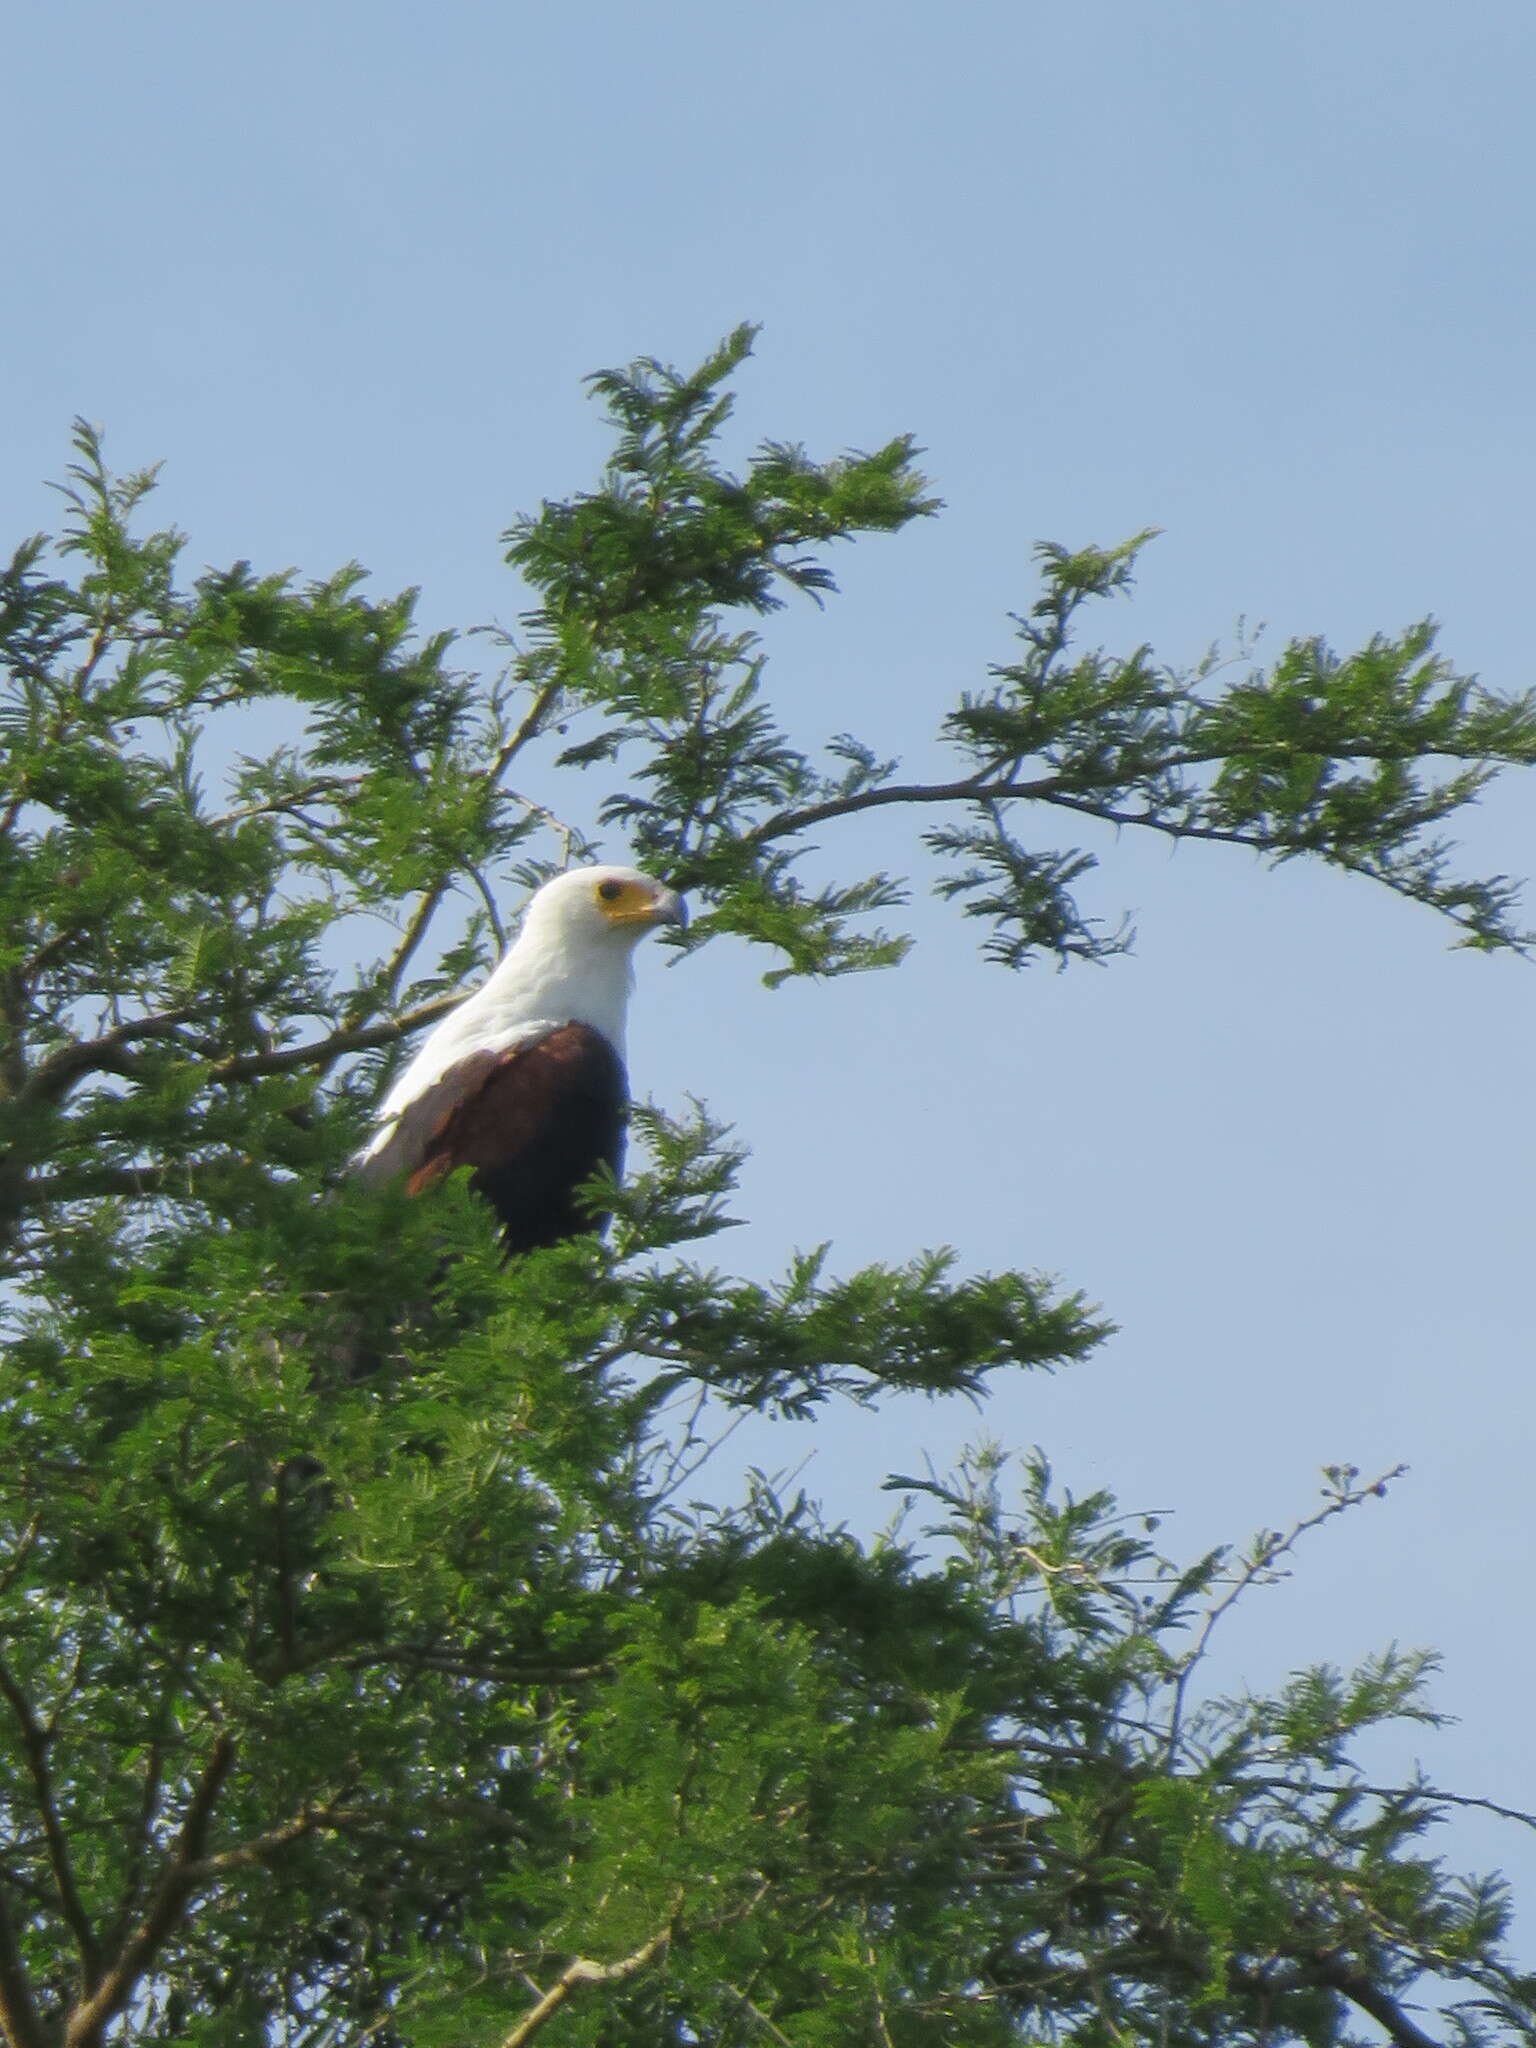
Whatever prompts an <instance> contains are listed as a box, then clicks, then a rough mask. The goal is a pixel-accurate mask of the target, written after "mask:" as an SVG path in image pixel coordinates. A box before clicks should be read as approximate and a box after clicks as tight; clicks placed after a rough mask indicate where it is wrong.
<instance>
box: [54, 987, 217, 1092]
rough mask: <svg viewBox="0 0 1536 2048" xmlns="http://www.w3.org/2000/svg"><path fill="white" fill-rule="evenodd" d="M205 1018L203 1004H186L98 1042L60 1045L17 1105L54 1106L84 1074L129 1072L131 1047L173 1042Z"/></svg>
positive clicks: (123, 1026) (88, 1040)
mask: <svg viewBox="0 0 1536 2048" xmlns="http://www.w3.org/2000/svg"><path fill="white" fill-rule="evenodd" d="M207 1015H208V1005H207V1004H206V1003H186V1004H183V1005H182V1006H181V1007H180V1008H179V1009H175V1010H163V1011H161V1012H159V1013H158V1014H157V1015H156V1016H153V1017H137V1018H134V1019H133V1020H132V1021H131V1022H129V1023H127V1024H118V1025H115V1026H114V1027H113V1028H112V1030H110V1031H104V1032H103V1033H102V1034H101V1036H100V1037H99V1038H84V1039H78V1040H76V1041H75V1043H74V1044H72V1045H61V1046H60V1047H59V1049H58V1051H57V1052H54V1053H50V1054H49V1056H48V1057H47V1059H45V1060H44V1061H43V1063H42V1064H41V1066H39V1067H36V1068H34V1069H33V1071H32V1073H31V1075H30V1076H29V1078H28V1080H27V1081H26V1083H25V1085H24V1086H23V1087H22V1088H21V1090H20V1091H19V1092H18V1095H17V1102H18V1104H20V1105H23V1106H25V1105H26V1104H28V1103H32V1102H56V1101H57V1100H58V1099H59V1097H60V1096H62V1095H64V1094H65V1093H67V1091H68V1090H69V1089H70V1088H71V1087H72V1086H73V1085H74V1083H75V1082H76V1081H78V1080H80V1079H81V1078H82V1077H83V1076H84V1075H86V1074H107V1073H113V1074H121V1073H125V1072H127V1071H129V1069H128V1067H127V1066H126V1064H125V1061H126V1056H127V1053H128V1051H129V1049H130V1048H131V1047H132V1046H135V1045H137V1044H139V1043H140V1042H141V1041H142V1040H144V1039H147V1038H149V1039H153V1038H172V1037H174V1036H175V1034H176V1033H177V1032H178V1031H179V1030H180V1029H181V1027H182V1025H183V1024H191V1023H193V1022H195V1021H196V1020H197V1019H198V1018H199V1017H206V1016H207Z"/></svg>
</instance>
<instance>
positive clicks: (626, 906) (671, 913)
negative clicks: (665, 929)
mask: <svg viewBox="0 0 1536 2048" xmlns="http://www.w3.org/2000/svg"><path fill="white" fill-rule="evenodd" d="M593 896H594V899H595V901H596V903H597V907H598V909H599V910H600V911H601V912H602V913H603V916H604V917H605V918H607V920H608V922H609V923H610V924H620V925H630V924H639V925H658V924H677V925H680V924H685V923H686V922H687V912H686V911H685V910H684V908H683V902H682V898H681V897H680V896H679V895H678V894H677V892H676V891H675V890H673V889H668V888H666V887H664V886H663V885H662V884H661V883H659V882H616V881H612V880H610V881H606V882H599V883H598V884H597V886H596V888H595V889H594V890H593Z"/></svg>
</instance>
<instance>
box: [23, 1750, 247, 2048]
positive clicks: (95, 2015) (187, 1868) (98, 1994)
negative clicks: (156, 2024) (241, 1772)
mask: <svg viewBox="0 0 1536 2048" xmlns="http://www.w3.org/2000/svg"><path fill="white" fill-rule="evenodd" d="M234 1760H235V1743H234V1738H233V1736H231V1735H229V1734H227V1733H225V1732H224V1731H222V1730H221V1731H220V1733H219V1734H218V1735H217V1736H216V1737H215V1738H214V1742H213V1747H212V1748H211V1749H210V1750H209V1752H208V1760H207V1762H206V1763H205V1764H204V1766H203V1770H202V1775H201V1776H200V1777H199V1779H198V1781H197V1784H196V1786H195V1787H194V1788H193V1792H192V1797H191V1799H190V1800H189V1801H188V1803H187V1810H186V1813H185V1815H184V1817H183V1819H182V1823H181V1829H180V1832H179V1833H178V1835H177V1837H176V1843H175V1846H174V1847H173V1848H172V1850H171V1851H170V1854H169V1855H168V1857H167V1858H166V1862H165V1867H164V1869H163V1870H162V1871H161V1874H160V1881H159V1883H158V1884H157V1885H156V1887H155V1891H154V1895H153V1897H152V1898H151V1899H150V1902H149V1906H148V1909H147V1910H146V1912H145V1914H144V1917H143V1919H142V1920H141V1921H140V1922H139V1924H138V1926H137V1927H136V1928H135V1929H134V1930H133V1932H132V1934H130V1935H129V1936H128V1939H127V1940H126V1941H125V1942H124V1943H123V1945H122V1948H121V1949H120V1950H119V1951H118V1956H117V1960H116V1961H115V1962H114V1963H113V1965H112V1967H111V1968H110V1969H109V1970H108V1971H107V1972H106V1974H105V1975H104V1976H103V1977H102V1979H101V1981H100V1983H99V1984H98V1985H97V1986H96V1988H95V1990H94V1991H93V1993H92V1994H91V1996H90V1997H89V1998H86V1999H83V2000H82V2001H81V2002H80V2004H79V2005H77V2006H76V2007H75V2009H74V2011H73V2012H72V2013H71V2014H70V2016H69V2024H68V2026H67V2027H66V2028H65V2032H64V2048H100V2044H101V2041H102V2038H103V2035H104V2034H105V2031H106V2029H107V2026H108V2024H109V2023H110V2022H111V2021H112V2020H113V2019H114V2018H116V2016H117V2014H118V2013H120V2012H121V2011H122V2009H123V2007H124V2006H125V2005H126V2004H127V2003H128V2001H129V2000H130V1999H131V1998H132V1996H133V1994H134V1992H135V1991H136V1990H137V1988H138V1986H139V1984H140V1982H141V1981H142V1979H143V1976H144V1973H145V1971H146V1970H148V1969H149V1968H150V1966H151V1965H152V1963H153V1962H154V1960H155V1957H156V1956H157V1955H158V1954H159V1952H160V1950H161V1948H162V1947H163V1946H164V1944H165V1942H166V1941H167V1940H168V1939H169V1938H170V1936H171V1935H172V1934H174V1933H175V1931H176V1929H177V1928H178V1927H179V1926H180V1925H181V1921H182V1918H183V1916H184V1915H185V1913H186V1910H187V1907H188V1905H189V1904H190V1903H191V1899H192V1894H193V1892H194V1891H195V1890H196V1888H197V1886H198V1884H199V1883H200V1882H204V1881H205V1879H204V1876H203V1873H204V1871H205V1870H206V1864H205V1862H204V1859H203V1849H204V1846H205V1844H206V1842H207V1839H208V1829H209V1825H210V1823H211V1822H212V1819H213V1810H214V1807H215V1806H216V1805H217V1804H218V1799H219V1794H220V1792H221V1791H222V1790H223V1787H224V1780H225V1779H226V1778H227V1777H228V1776H229V1772H230V1768H231V1766H232V1765H233V1763H234Z"/></svg>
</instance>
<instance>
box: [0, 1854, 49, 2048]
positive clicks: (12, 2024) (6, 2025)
mask: <svg viewBox="0 0 1536 2048" xmlns="http://www.w3.org/2000/svg"><path fill="white" fill-rule="evenodd" d="M0 2032H3V2033H4V2035H5V2048H49V2044H48V2032H47V2029H46V2028H45V2027H44V2026H43V2022H42V2019H41V2017H40V2016H39V2014H38V2010H37V2005H36V2002H35V2001H34V1999H33V1997H32V1986H31V1984H30V1983H29V1982H28V1981H27V1972H26V1967H25V1965H24V1964H23V1962H22V1960H21V1949H20V1946H19V1945H18V1943H17V1940H16V1929H15V1927H14V1926H13V1925H12V1923H11V1913H10V1907H9V1906H8V1904H7V1903H6V1897H5V1889H4V1887H3V1886H0Z"/></svg>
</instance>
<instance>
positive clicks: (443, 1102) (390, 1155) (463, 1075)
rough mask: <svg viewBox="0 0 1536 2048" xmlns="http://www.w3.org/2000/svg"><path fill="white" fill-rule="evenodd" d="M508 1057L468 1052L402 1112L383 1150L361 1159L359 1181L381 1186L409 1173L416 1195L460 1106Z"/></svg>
mask: <svg viewBox="0 0 1536 2048" xmlns="http://www.w3.org/2000/svg"><path fill="white" fill-rule="evenodd" d="M506 1057H507V1055H506V1054H505V1053H499V1052H472V1053H468V1054H466V1055H465V1057H464V1058H463V1059H461V1060H459V1061H457V1062H456V1063H455V1064H454V1065H453V1066H451V1067H450V1068H449V1069H448V1071H447V1072H446V1073H445V1074H440V1075H439V1076H438V1078H437V1080H435V1081H434V1082H433V1083H432V1085H431V1086H430V1087H429V1088H423V1089H422V1091H421V1093H420V1094H419V1095H418V1096H416V1097H415V1098H414V1099H413V1100H412V1101H410V1102H408V1103H407V1104H406V1105H405V1108H404V1109H402V1110H401V1112H400V1114H399V1116H397V1117H396V1119H395V1123H394V1128H393V1130H391V1132H390V1134H389V1136H388V1138H387V1139H386V1140H385V1142H384V1143H383V1144H382V1145H381V1146H380V1147H379V1149H378V1150H377V1151H376V1152H370V1153H368V1154H367V1156H366V1157H364V1158H362V1159H360V1160H358V1162H357V1174H358V1177H359V1179H360V1180H362V1181H364V1182H365V1183H366V1184H367V1185H369V1186H372V1187H377V1186H379V1185H381V1184H382V1183H383V1182H384V1181H387V1180H393V1179H394V1178H395V1176H396V1174H400V1173H408V1174H410V1176H411V1191H412V1193H415V1192H416V1188H415V1181H416V1175H417V1171H418V1169H419V1168H420V1167H421V1165H422V1162H423V1161H424V1160H425V1159H426V1157H427V1155H428V1152H429V1150H430V1148H431V1146H432V1143H433V1141H434V1139H435V1138H436V1137H437V1136H438V1134H439V1133H440V1132H441V1131H442V1129H443V1127H444V1125H445V1124H446V1123H447V1122H448V1121H449V1119H450V1118H451V1117H452V1116H453V1114H454V1111H455V1110H457V1109H458V1108H459V1106H460V1104H461V1103H463V1102H464V1101H465V1100H466V1098H468V1097H471V1096H473V1095H475V1094H476V1093H477V1092H478V1091H479V1090H480V1089H481V1088H482V1087H484V1085H485V1083H486V1080H487V1079H488V1078H489V1076H490V1075H491V1074H492V1072H494V1070H495V1068H496V1067H497V1066H498V1065H499V1064H500V1062H501V1061H502V1060H504V1059H505V1058H506ZM447 1170H448V1169H447V1168H446V1167H442V1168H440V1169H439V1171H440V1172H444V1173H446V1172H447ZM433 1178H434V1179H435V1178H436V1175H434V1176H433Z"/></svg>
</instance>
